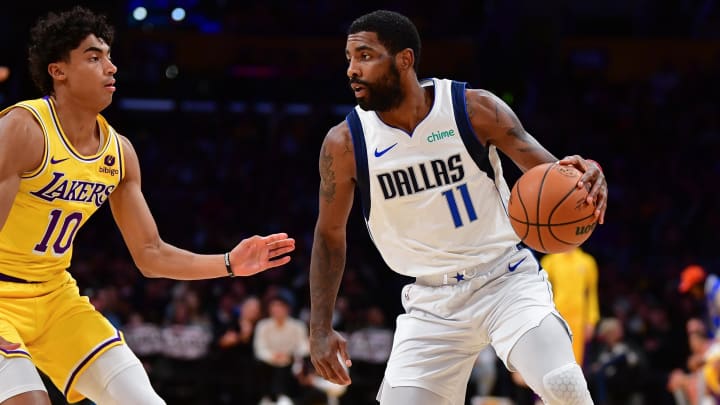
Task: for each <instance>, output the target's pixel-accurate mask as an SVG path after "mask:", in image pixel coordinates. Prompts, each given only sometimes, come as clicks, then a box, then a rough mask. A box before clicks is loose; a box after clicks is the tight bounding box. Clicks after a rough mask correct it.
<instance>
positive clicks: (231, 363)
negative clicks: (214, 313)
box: [213, 295, 262, 404]
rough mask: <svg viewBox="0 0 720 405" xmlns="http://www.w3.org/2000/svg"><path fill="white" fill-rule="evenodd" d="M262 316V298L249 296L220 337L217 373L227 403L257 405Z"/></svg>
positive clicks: (223, 399)
mask: <svg viewBox="0 0 720 405" xmlns="http://www.w3.org/2000/svg"><path fill="white" fill-rule="evenodd" d="M261 317H262V305H261V303H260V299H259V298H257V297H256V296H254V295H251V296H248V297H247V298H245V300H243V302H242V303H241V304H240V308H239V313H238V314H237V316H236V319H235V322H233V325H231V327H230V328H228V329H227V330H226V331H225V332H224V333H223V334H222V335H221V336H220V337H219V338H218V340H217V346H218V349H219V350H218V351H217V353H215V354H216V356H217V360H218V361H216V362H213V363H214V364H216V372H217V373H218V374H219V376H218V381H217V382H218V384H219V390H218V391H219V392H218V395H219V396H221V397H222V399H221V401H222V402H224V403H237V401H239V400H240V399H242V400H243V401H247V402H248V403H251V402H252V403H253V404H256V403H257V402H258V401H259V400H260V395H259V393H258V388H257V386H258V380H257V376H256V375H255V374H256V373H255V370H256V369H257V360H256V359H255V354H254V352H253V338H254V336H255V326H256V324H257V323H258V321H259V320H260V318H261Z"/></svg>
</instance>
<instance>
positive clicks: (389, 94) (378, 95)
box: [350, 63, 404, 111]
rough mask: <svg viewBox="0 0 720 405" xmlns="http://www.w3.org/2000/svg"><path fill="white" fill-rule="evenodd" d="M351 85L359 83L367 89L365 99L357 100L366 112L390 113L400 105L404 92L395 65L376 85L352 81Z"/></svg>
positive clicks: (392, 65)
mask: <svg viewBox="0 0 720 405" xmlns="http://www.w3.org/2000/svg"><path fill="white" fill-rule="evenodd" d="M350 83H359V84H362V85H364V86H365V87H366V88H367V91H366V93H367V95H366V96H365V97H359V98H356V100H357V103H358V105H359V106H360V108H362V109H363V110H365V111H388V110H392V109H393V108H395V107H397V106H399V105H400V102H401V101H402V99H403V95H404V94H403V90H402V87H401V86H400V72H399V71H398V70H397V67H395V64H394V63H391V64H390V69H389V70H388V72H387V73H386V74H385V75H384V76H382V77H381V78H380V79H379V80H378V81H377V82H375V83H368V82H364V81H361V80H357V79H351V80H350Z"/></svg>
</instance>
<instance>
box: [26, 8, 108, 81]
mask: <svg viewBox="0 0 720 405" xmlns="http://www.w3.org/2000/svg"><path fill="white" fill-rule="evenodd" d="M90 34H94V35H95V36H96V37H98V38H102V40H103V41H105V43H107V44H108V45H110V44H112V41H113V36H114V35H115V32H114V30H113V28H112V26H110V25H109V24H108V22H107V19H106V17H105V16H103V15H98V14H95V13H93V12H92V11H90V10H88V9H86V8H83V7H80V6H76V7H74V8H72V9H70V10H67V11H64V12H61V13H60V14H55V13H49V14H48V15H47V16H45V17H44V18H40V19H39V20H38V21H37V23H35V26H34V27H33V28H32V29H31V30H30V46H29V47H28V62H29V66H30V75H31V76H32V79H33V82H34V83H35V86H37V88H38V89H40V91H41V92H42V93H43V94H53V93H54V88H53V79H52V77H51V76H50V75H49V74H48V71H47V69H48V65H49V64H51V63H54V62H59V61H64V62H67V61H68V60H69V59H70V51H72V50H73V49H75V48H77V47H78V46H79V45H80V42H82V41H83V40H84V39H85V38H86V37H87V36H88V35H90Z"/></svg>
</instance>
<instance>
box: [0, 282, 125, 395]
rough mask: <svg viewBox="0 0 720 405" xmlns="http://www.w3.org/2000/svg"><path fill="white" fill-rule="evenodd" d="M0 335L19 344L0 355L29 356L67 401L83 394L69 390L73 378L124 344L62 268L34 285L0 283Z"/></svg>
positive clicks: (74, 380)
mask: <svg viewBox="0 0 720 405" xmlns="http://www.w3.org/2000/svg"><path fill="white" fill-rule="evenodd" d="M0 336H2V337H3V338H4V339H5V340H7V341H10V342H12V343H20V344H21V347H19V348H18V349H17V350H12V351H5V350H2V349H0V355H2V356H5V357H18V356H22V357H27V358H29V359H30V360H31V361H32V362H33V363H34V364H35V366H37V367H38V368H39V369H40V370H42V372H44V373H45V374H47V375H48V377H50V379H51V380H52V382H53V383H54V384H55V386H56V387H58V389H60V390H61V391H62V392H63V393H64V394H65V397H66V398H67V400H68V402H71V403H72V402H78V401H80V400H82V399H83V398H84V396H83V395H82V394H80V393H79V392H77V391H75V390H74V388H73V387H74V385H75V382H76V381H77V378H78V376H79V375H80V374H82V372H83V371H85V369H86V368H87V367H88V366H89V365H90V364H91V363H92V362H93V361H95V359H96V358H97V357H98V356H99V355H101V354H102V353H104V352H105V351H107V350H108V349H110V348H111V347H114V346H118V345H121V344H124V338H123V336H122V334H121V333H120V331H118V330H117V329H116V328H115V327H113V326H112V325H111V324H110V322H108V320H107V319H105V317H104V316H102V314H100V313H99V312H97V311H96V310H95V308H94V307H93V306H92V304H90V300H89V299H88V298H87V297H83V296H81V295H80V290H79V289H78V287H77V283H76V282H75V280H74V279H73V278H72V276H70V273H67V272H65V273H63V274H62V275H61V276H59V277H57V278H55V279H53V280H50V281H48V282H45V283H38V284H20V283H9V282H3V281H0Z"/></svg>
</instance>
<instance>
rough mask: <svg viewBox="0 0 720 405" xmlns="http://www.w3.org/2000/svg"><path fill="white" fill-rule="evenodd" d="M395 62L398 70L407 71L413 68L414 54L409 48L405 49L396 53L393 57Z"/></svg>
mask: <svg viewBox="0 0 720 405" xmlns="http://www.w3.org/2000/svg"><path fill="white" fill-rule="evenodd" d="M395 62H396V63H397V67H398V69H401V70H407V69H410V68H412V67H413V64H414V63H415V54H414V53H413V50H412V49H410V48H405V49H403V50H402V51H400V52H398V53H397V55H396V56H395Z"/></svg>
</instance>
